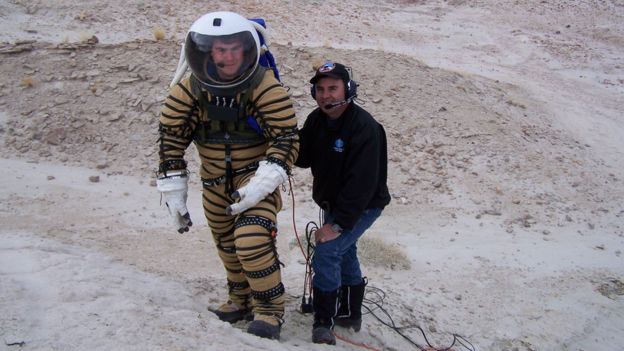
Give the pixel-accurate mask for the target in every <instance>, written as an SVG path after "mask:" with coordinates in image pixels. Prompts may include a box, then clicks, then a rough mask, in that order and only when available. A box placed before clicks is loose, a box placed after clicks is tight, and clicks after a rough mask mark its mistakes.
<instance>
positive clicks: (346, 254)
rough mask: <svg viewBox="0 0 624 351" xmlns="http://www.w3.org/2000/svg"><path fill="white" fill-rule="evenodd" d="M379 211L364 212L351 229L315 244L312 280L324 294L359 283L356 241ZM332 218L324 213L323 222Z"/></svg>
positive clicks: (360, 276)
mask: <svg viewBox="0 0 624 351" xmlns="http://www.w3.org/2000/svg"><path fill="white" fill-rule="evenodd" d="M381 211H382V209H381V208H369V209H366V210H364V213H362V216H361V217H360V218H359V219H358V221H357V222H356V223H355V225H354V226H353V229H351V230H345V231H344V232H342V234H340V236H338V237H337V238H336V239H334V240H331V241H327V242H325V243H322V244H317V245H316V249H315V250H314V256H313V257H312V269H313V270H314V277H313V278H312V285H313V286H314V287H315V288H317V289H319V290H321V291H325V292H330V291H335V290H338V289H339V288H340V287H341V286H342V285H357V284H360V283H361V282H362V271H361V270H360V261H359V260H358V257H357V241H358V239H359V238H360V237H361V236H362V234H364V232H365V231H366V230H367V229H368V228H370V226H371V225H373V223H374V222H375V220H376V219H377V218H378V217H379V216H380V215H381ZM332 221H333V218H332V216H331V215H329V214H327V213H326V214H325V223H332Z"/></svg>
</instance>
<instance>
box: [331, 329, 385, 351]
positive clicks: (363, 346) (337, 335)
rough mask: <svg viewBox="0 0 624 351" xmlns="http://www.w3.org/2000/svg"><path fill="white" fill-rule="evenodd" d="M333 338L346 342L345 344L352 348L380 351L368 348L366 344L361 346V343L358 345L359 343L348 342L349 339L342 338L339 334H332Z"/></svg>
mask: <svg viewBox="0 0 624 351" xmlns="http://www.w3.org/2000/svg"><path fill="white" fill-rule="evenodd" d="M334 336H335V337H336V338H337V339H340V340H342V341H344V342H346V343H347V344H351V345H353V346H357V347H361V348H364V349H367V350H371V351H381V350H380V349H376V348H374V347H372V346H368V345H366V344H362V343H359V342H355V341H352V340H349V339H347V338H345V337H344V336H341V335H340V334H338V333H336V332H334Z"/></svg>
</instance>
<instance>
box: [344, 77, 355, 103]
mask: <svg viewBox="0 0 624 351" xmlns="http://www.w3.org/2000/svg"><path fill="white" fill-rule="evenodd" d="M345 88H346V93H345V100H347V101H349V100H353V99H355V97H356V96H357V82H356V81H354V80H353V79H350V80H349V82H348V83H347V86H346V87H345Z"/></svg>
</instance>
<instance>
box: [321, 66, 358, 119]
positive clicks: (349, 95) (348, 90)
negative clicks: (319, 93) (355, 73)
mask: <svg viewBox="0 0 624 351" xmlns="http://www.w3.org/2000/svg"><path fill="white" fill-rule="evenodd" d="M347 71H348V72H349V81H348V82H347V83H346V84H345V99H344V100H342V101H338V102H334V103H331V104H327V105H325V108H326V109H331V108H335V107H338V106H342V105H345V104H348V103H350V102H351V101H353V99H355V98H356V97H357V87H358V85H357V82H356V81H354V80H353V79H352V78H351V75H352V74H351V68H350V67H347ZM310 95H312V98H313V99H314V100H316V84H312V87H311V88H310Z"/></svg>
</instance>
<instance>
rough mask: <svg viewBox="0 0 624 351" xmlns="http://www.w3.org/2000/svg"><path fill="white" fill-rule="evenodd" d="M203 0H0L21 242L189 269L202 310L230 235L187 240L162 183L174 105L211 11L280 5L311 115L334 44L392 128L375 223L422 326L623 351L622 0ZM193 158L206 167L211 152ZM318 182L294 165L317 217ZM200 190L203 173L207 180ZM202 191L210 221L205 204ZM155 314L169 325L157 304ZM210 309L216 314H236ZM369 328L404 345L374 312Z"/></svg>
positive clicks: (277, 32) (184, 280) (284, 68)
mask: <svg viewBox="0 0 624 351" xmlns="http://www.w3.org/2000/svg"><path fill="white" fill-rule="evenodd" d="M190 4H192V6H185V7H182V8H180V7H179V6H178V3H175V2H171V1H162V2H159V3H154V4H152V3H149V4H147V3H144V2H140V1H129V2H128V1H124V2H121V1H108V2H104V1H101V2H100V1H93V2H89V4H74V3H73V2H69V1H58V2H55V3H54V4H49V3H48V2H44V1H28V2H26V1H18V0H14V1H0V16H1V18H2V19H3V24H2V25H0V29H3V33H4V34H2V36H0V41H2V43H1V44H0V62H1V63H0V67H2V76H1V77H0V145H2V147H1V148H0V157H2V159H3V163H2V165H3V169H4V171H3V177H5V178H6V179H7V180H6V181H5V182H4V183H3V188H4V189H3V191H2V197H1V198H2V206H1V207H0V218H2V223H3V225H2V226H3V229H2V233H3V235H5V238H4V239H2V240H3V241H2V242H3V245H4V246H3V248H11V247H20V246H19V244H17V243H16V242H18V240H17V239H15V237H14V236H15V233H16V232H17V233H23V232H29V233H30V232H33V235H34V237H35V238H39V237H41V238H45V239H46V240H47V239H53V240H58V241H59V242H60V243H61V244H62V245H75V246H77V247H80V248H85V249H88V250H94V251H95V252H98V253H103V254H106V255H110V256H112V257H114V258H116V259H117V260H119V262H121V264H122V265H126V266H128V265H129V266H132V267H136V268H137V269H138V270H139V271H140V272H147V273H149V274H155V275H156V276H157V277H158V279H164V280H165V282H161V284H165V285H166V284H169V283H170V282H176V283H180V284H182V286H184V287H185V289H188V291H189V292H188V294H189V295H191V296H193V297H192V298H191V300H190V301H191V302H190V304H191V305H193V304H195V305H197V306H199V305H201V304H202V303H203V304H206V303H208V302H210V303H216V302H218V301H219V299H220V298H222V296H221V295H222V294H221V293H222V291H221V290H220V289H221V286H220V284H221V282H220V281H219V279H220V278H221V271H220V270H218V269H209V268H207V266H208V267H218V262H217V261H216V259H215V258H214V257H213V256H210V255H208V256H210V257H206V255H205V252H210V253H212V250H214V249H212V248H211V247H210V245H209V243H210V242H209V240H210V239H208V237H207V236H206V235H205V234H207V233H203V234H201V236H200V234H198V233H201V232H202V230H203V231H205V224H203V225H202V224H199V223H198V225H199V227H198V228H197V229H196V230H197V232H196V234H195V235H196V236H190V237H187V238H186V239H184V240H182V241H176V240H173V239H174V238H172V237H171V235H170V234H169V231H170V230H169V228H168V227H167V224H168V222H167V218H165V217H164V216H165V211H164V209H162V208H158V203H157V201H158V200H157V197H155V196H153V195H154V194H155V192H156V190H155V188H154V187H153V185H154V181H153V180H154V170H155V168H156V166H157V148H156V147H157V145H156V139H157V123H158V122H157V120H158V119H157V118H158V113H159V110H160V104H161V102H162V100H163V98H164V97H165V96H166V94H167V87H168V84H169V82H170V80H171V78H172V75H173V71H174V70H175V67H176V64H177V60H178V55H179V44H180V42H181V38H183V36H184V32H185V31H186V28H187V27H188V26H189V25H190V23H191V22H192V20H193V19H194V18H195V17H197V15H196V14H197V13H200V12H208V11H211V10H214V9H216V8H217V7H219V8H223V6H225V7H226V8H228V9H230V10H233V11H239V12H241V13H243V14H245V15H247V16H248V17H252V16H255V15H258V16H262V17H264V18H266V19H267V20H268V21H269V23H270V28H271V29H273V32H272V33H273V34H274V40H273V43H272V45H271V48H272V51H273V52H274V54H275V56H276V57H277V59H278V62H279V67H280V72H281V75H282V81H283V83H284V84H285V85H286V86H287V87H288V88H289V89H290V92H291V94H292V97H293V99H294V101H295V104H296V108H297V114H298V118H299V121H300V123H303V121H304V119H305V116H306V115H307V113H308V112H310V111H311V110H312V109H313V108H314V107H315V103H314V101H313V100H312V99H311V98H310V96H309V95H308V92H309V84H308V83H307V81H308V80H309V78H310V76H311V75H312V74H313V68H312V67H313V66H314V65H315V64H318V63H319V62H322V60H324V59H327V58H331V59H333V60H336V61H339V62H345V63H347V64H349V65H350V66H352V68H353V70H354V73H355V77H354V78H355V80H357V81H358V82H359V83H360V87H359V92H360V95H359V102H360V103H361V104H362V106H363V107H364V108H366V109H367V110H369V111H370V112H371V113H372V114H373V115H374V116H375V117H376V118H377V119H378V120H379V121H380V122H381V123H382V124H383V125H384V126H385V128H386V132H387V136H388V143H389V145H388V147H389V173H390V177H389V187H390V191H391V194H392V197H393V202H392V204H391V205H390V206H389V207H388V209H387V210H386V212H385V214H384V217H382V219H380V221H379V223H378V224H377V225H376V226H375V227H374V229H373V230H371V236H372V237H374V238H377V239H381V240H382V241H383V242H384V243H385V244H386V245H389V246H390V247H395V248H396V247H398V248H399V251H400V252H401V254H403V255H405V256H406V257H407V259H408V260H409V264H407V265H404V266H402V267H403V269H397V270H396V271H391V267H388V266H387V265H384V264H383V263H380V262H379V261H375V260H374V259H373V258H374V255H371V256H367V259H366V262H370V263H371V265H370V267H369V277H371V281H372V282H376V283H377V284H375V285H376V286H383V288H384V289H385V290H386V291H387V292H388V294H389V296H391V298H392V302H391V303H390V306H391V307H393V308H395V313H397V314H398V316H399V318H400V320H401V321H402V322H405V323H408V322H409V320H417V321H420V323H422V324H423V325H430V326H431V328H430V329H428V331H429V332H433V333H434V334H436V331H455V332H458V333H460V334H465V335H468V336H469V339H470V340H471V341H472V342H473V343H474V344H476V345H477V346H478V349H482V350H499V349H500V350H503V349H509V350H516V349H517V350H581V349H586V350H587V349H590V348H593V349H600V350H603V349H604V350H615V349H617V346H616V345H618V342H621V341H622V339H621V336H616V335H619V334H621V333H619V332H618V327H617V326H618V325H619V326H621V325H622V323H623V321H624V305H623V300H622V294H623V293H624V292H623V291H622V281H623V280H624V278H623V277H622V274H623V273H624V272H623V271H622V267H624V265H622V259H623V258H622V250H623V248H624V245H623V240H622V237H623V236H624V231H623V229H622V225H623V224H624V222H623V220H622V216H623V215H624V203H623V201H622V199H623V198H624V186H623V180H624V173H623V172H622V169H624V162H622V160H623V159H624V158H623V157H622V153H623V152H624V147H623V143H622V141H621V137H620V136H621V132H623V131H624V128H623V126H624V123H623V121H622V119H621V116H622V107H621V106H623V104H624V74H623V73H622V67H624V62H622V57H624V40H622V38H623V36H622V35H623V33H624V27H623V26H622V23H624V21H622V19H623V17H624V5H622V4H620V3H618V2H617V1H558V2H546V1H540V2H537V1H533V2H527V3H518V2H513V1H506V2H503V3H499V2H488V1H474V2H473V1H471V2H467V1H432V2H429V1H385V2H373V1H362V2H359V1H358V2H355V1H347V2H344V1H341V2H338V1H322V2H321V1H309V2H308V1H305V2H304V1H287V2H277V1H270V2H260V1H230V2H229V3H228V4H227V5H224V4H222V3H219V4H217V3H216V2H210V1H208V2H201V3H200V2H197V1H196V2H191V3H190ZM198 7H199V8H200V9H201V10H202V11H199V12H198V9H197V8H198ZM161 34H162V38H161ZM157 37H158V38H157ZM189 159H190V161H191V162H190V168H191V169H192V170H196V169H197V159H196V158H195V157H194V155H193V150H190V151H189ZM70 174H71V175H70ZM20 179H21V180H24V182H20V181H19V180H20ZM26 180H27V181H28V182H26ZM310 180H311V179H310V176H309V175H308V173H307V172H304V171H302V170H297V171H296V172H295V174H294V183H293V184H294V188H295V195H296V196H297V198H296V200H295V203H296V205H297V206H298V211H300V212H298V213H297V214H296V217H297V218H296V221H298V223H299V224H300V225H302V224H305V222H306V221H307V220H308V219H314V218H316V213H315V209H314V207H313V204H312V203H311V201H310V200H309V198H310ZM25 182H26V183H25ZM83 183H84V184H83ZM76 184H79V185H76ZM192 187H194V188H196V189H199V185H198V183H197V178H194V179H193V182H192ZM289 203H291V204H292V201H290V202H289ZM116 204H117V205H116ZM191 206H192V207H194V210H195V211H194V216H195V218H197V219H198V220H199V219H200V218H201V214H200V213H201V211H200V208H201V207H200V205H198V204H192V205H191ZM85 209H86V211H85ZM81 210H82V211H81ZM192 212H193V211H192ZM281 216H283V221H282V223H283V224H282V231H283V232H284V233H288V232H290V234H292V230H291V229H290V228H289V227H288V224H289V221H290V219H291V218H292V215H291V214H290V213H289V212H287V211H285V212H284V213H282V214H281ZM139 217H140V218H139ZM133 218H134V219H135V220H133ZM300 230H301V229H300ZM290 234H289V236H288V237H287V238H286V237H284V238H283V239H282V243H281V245H282V247H283V248H284V254H283V255H284V256H285V257H286V261H287V262H288V261H289V260H290V261H292V262H291V265H290V266H289V268H287V269H286V270H285V277H286V278H287V279H289V280H290V282H291V284H292V287H293V288H292V292H291V295H292V301H291V303H290V305H289V307H290V308H291V309H293V310H294V309H295V308H296V306H297V293H298V290H299V288H298V287H299V284H300V280H301V279H302V277H301V274H302V273H301V270H302V266H301V265H300V264H298V261H299V260H300V257H297V255H298V251H297V250H296V248H295V249H293V247H292V245H290V244H292V236H290ZM24 235H25V234H24ZM29 235H30V234H29ZM28 238H29V239H28V240H34V239H32V238H31V237H30V236H28ZM35 241H36V240H35ZM146 241H147V243H146ZM61 244H57V243H50V244H49V245H51V246H54V247H55V248H56V247H57V245H61ZM31 245H34V244H31ZM46 245H47V244H46ZM198 247H199V248H201V250H198ZM7 250H8V249H7ZM7 252H9V251H7ZM180 252H184V253H185V254H184V255H185V257H184V258H183V259H179V258H178V257H179V253H180ZM6 257H9V256H6ZM11 257H12V256H11ZM33 259H35V258H33ZM382 262H383V261H382ZM5 273H6V272H5ZM6 274H8V273H6ZM66 279H71V278H66ZM18 280H19V279H18ZM5 289H7V290H5V292H7V294H6V295H5V296H13V299H17V296H19V294H18V295H12V294H8V292H13V290H10V289H8V288H5ZM171 289H173V288H171ZM0 291H2V289H0ZM123 298H127V299H131V298H130V297H127V296H126V297H122V299H123ZM163 298H164V297H163ZM18 300H19V299H18ZM11 301H12V300H11V298H5V299H4V300H0V306H3V308H5V307H7V306H9V305H10V304H11V303H12V302H11ZM406 306H410V307H409V310H405V308H406ZM173 309H174V310H175V306H174V308H173ZM190 309H191V310H192V309H193V307H190ZM401 311H402V312H401ZM96 312H97V311H96ZM15 313H17V312H15ZM94 313H95V312H94ZM202 313H204V312H203V311H202ZM601 315H602V316H601ZM150 316H152V317H153V319H149V320H150V321H153V320H154V321H155V322H154V323H157V321H158V319H159V315H158V314H156V315H155V316H154V315H150ZM160 317H162V316H160ZM203 318H207V319H210V316H209V315H205V316H203ZM164 319H165V320H166V318H164ZM14 320H19V318H17V319H14ZM143 320H144V319H143ZM308 322H309V321H307V320H306V319H305V318H303V317H300V316H297V315H294V316H292V317H291V320H290V321H289V323H290V327H289V328H291V329H287V331H286V341H285V342H284V347H287V348H288V347H291V348H292V347H295V346H300V344H301V343H302V342H304V345H305V342H307V339H306V338H307V328H308V327H309V326H308V324H309V323H308ZM126 323H133V322H132V319H130V321H127V322H126ZM189 323H190V322H189ZM206 323H208V324H209V326H206V324H205V323H204V324H203V326H202V327H200V331H201V328H204V329H203V330H204V331H206V329H207V330H208V332H210V331H214V330H215V329H213V328H225V327H223V326H220V325H217V323H218V322H215V321H212V320H211V321H210V322H206ZM405 323H404V324H405ZM553 324H558V325H559V326H558V327H556V328H554V327H552V325H553ZM126 325H127V324H126ZM190 325H191V326H186V328H191V330H192V328H193V326H192V325H193V324H192V323H190ZM0 326H4V327H5V328H3V329H5V330H9V329H10V330H13V331H14V332H12V333H11V338H14V337H17V336H15V335H17V334H19V333H17V332H15V330H18V331H19V330H21V329H20V328H22V327H21V324H20V323H18V322H9V321H8V320H7V319H5V320H4V321H3V320H2V319H0ZM299 327H301V328H300V329H302V330H304V331H299V330H298V329H299ZM549 328H550V329H551V330H548V329H549ZM22 329H23V328H22ZM26 329H27V328H26ZM620 329H621V328H620ZM218 330H221V329H218ZM288 330H289V331H288ZM62 331H63V333H65V334H66V333H72V329H71V328H68V329H63V330H62ZM16 333H17V334H16ZM59 333H61V330H59ZM61 334H62V333H61ZM236 335H238V334H236ZM18 339H19V338H18ZM362 339H363V340H364V342H368V343H370V344H374V345H376V346H377V347H381V348H385V349H404V348H405V347H406V345H405V344H402V343H401V340H400V338H399V337H398V336H397V335H396V334H392V332H390V331H388V330H386V329H384V327H383V326H382V325H380V324H375V323H374V321H373V320H371V321H370V331H369V332H368V333H367V334H364V335H363V336H362ZM5 340H6V336H5ZM122 340H123V339H122ZM150 340H153V344H151V345H152V346H154V345H160V346H154V347H153V348H158V349H160V348H162V349H170V347H167V342H166V341H164V340H162V339H158V338H157V337H152V339H150ZM198 340H203V339H202V338H201V337H199V339H198ZM437 341H439V342H443V341H446V340H445V339H444V336H440V337H439V338H437ZM595 342H597V343H598V345H604V347H600V346H597V347H596V344H594V343H595ZM231 343H234V344H236V345H237V344H238V343H242V344H243V345H244V344H246V343H247V339H245V338H243V337H240V336H235V337H233V340H231ZM34 345H35V346H33V349H45V347H43V346H41V345H43V344H37V343H34ZM85 345H89V344H88V343H87V344H82V346H85ZM114 345H115V344H109V346H110V347H112V348H115V347H114ZM267 345H268V346H267V347H276V346H275V345H273V344H267ZM589 345H592V347H589ZM339 346H340V344H339ZM191 347H192V346H191ZM342 347H345V348H347V349H348V348H349V347H350V346H349V345H348V344H342ZM195 348H197V347H195ZM243 348H244V347H243Z"/></svg>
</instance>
